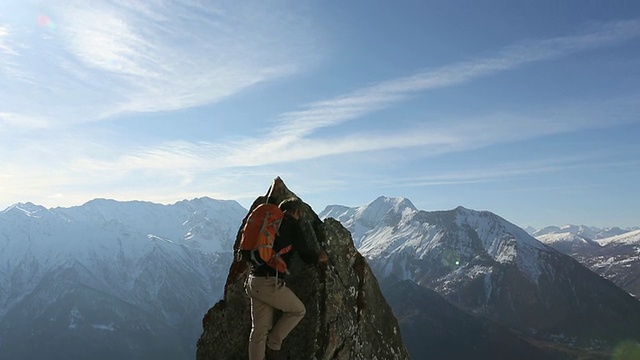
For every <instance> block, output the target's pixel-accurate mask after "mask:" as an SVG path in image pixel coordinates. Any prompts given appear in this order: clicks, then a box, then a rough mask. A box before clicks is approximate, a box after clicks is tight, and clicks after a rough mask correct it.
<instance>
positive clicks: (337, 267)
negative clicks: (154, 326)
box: [196, 178, 408, 360]
mask: <svg viewBox="0 0 640 360" xmlns="http://www.w3.org/2000/svg"><path fill="white" fill-rule="evenodd" d="M271 190H272V191H271ZM271 190H270V192H269V193H270V194H271V196H272V197H273V200H274V201H275V202H280V201H282V200H284V199H286V198H289V197H292V196H295V194H293V193H292V192H291V191H290V190H289V189H287V187H286V186H285V184H284V183H283V182H282V181H281V180H280V179H279V178H276V181H274V184H273V185H272V187H271ZM263 202H265V197H264V196H263V197H259V198H258V199H257V200H256V201H255V202H254V204H253V205H252V207H251V209H253V208H254V207H256V206H257V205H258V204H260V203H263ZM245 221H246V218H245ZM301 224H302V228H303V231H304V233H305V240H306V241H307V242H308V243H309V244H310V245H311V246H313V247H316V248H322V249H323V250H324V251H325V252H326V253H327V254H328V256H329V264H328V266H327V267H326V268H321V267H309V266H305V265H303V264H302V261H301V260H300V259H299V258H297V255H296V258H294V259H293V262H292V264H291V267H290V269H291V275H290V276H289V277H288V278H287V285H288V286H289V287H290V288H291V289H292V290H293V292H294V293H296V295H298V297H299V298H300V300H302V302H303V303H304V304H305V306H306V308H307V314H306V315H305V317H304V318H303V319H302V321H301V322H300V323H299V324H298V326H297V327H296V328H295V329H293V331H292V332H291V334H290V335H289V336H288V337H287V338H286V339H285V341H284V344H283V349H285V351H287V352H289V356H290V358H291V359H327V360H329V359H352V360H370V359H378V360H384V359H389V360H390V359H408V354H407V351H406V349H405V347H404V345H403V343H402V340H401V336H400V330H399V327H398V322H397V320H396V318H395V317H394V316H393V313H392V312H391V309H390V307H389V305H387V303H386V301H385V299H384V297H383V296H382V293H381V292H380V289H379V287H378V282H377V280H376V278H375V277H374V275H373V273H372V272H371V270H370V268H369V265H367V262H366V261H365V259H364V258H363V257H362V255H360V253H359V252H358V251H357V250H356V248H355V247H354V245H353V241H352V239H351V236H350V234H349V232H348V231H347V230H346V229H345V228H344V227H343V226H342V225H341V224H340V223H339V222H338V221H336V220H334V219H327V220H325V221H324V222H322V221H320V219H319V218H318V216H317V215H316V214H315V213H314V212H313V210H312V209H311V207H309V206H308V205H307V206H306V211H305V212H304V214H303V216H302V218H301ZM240 228H242V227H240ZM239 240H240V231H239V232H238V237H237V239H236V243H235V245H234V248H237V247H238V243H239ZM248 270H249V269H248V267H247V264H246V263H245V262H243V261H237V260H235V261H234V262H233V264H232V265H231V268H230V270H229V276H228V278H227V283H226V286H225V291H224V298H223V299H222V300H221V301H219V302H218V303H217V304H215V306H214V307H213V308H211V309H210V310H209V311H208V312H207V314H206V315H205V317H204V319H203V330H204V331H203V333H202V336H201V337H200V340H199V341H198V351H197V357H196V358H197V359H198V360H218V359H220V360H229V359H233V360H242V359H247V357H248V353H247V343H248V338H249V331H250V326H251V319H250V310H249V304H250V302H249V298H248V297H247V295H246V294H245V292H244V282H245V280H246V278H247V275H248Z"/></svg>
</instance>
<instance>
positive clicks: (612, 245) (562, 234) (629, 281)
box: [537, 226, 640, 298]
mask: <svg viewBox="0 0 640 360" xmlns="http://www.w3.org/2000/svg"><path fill="white" fill-rule="evenodd" d="M580 228H586V227H584V226H582V227H575V226H567V227H563V228H557V229H556V230H553V231H551V232H549V233H545V234H543V235H538V236H537V239H538V240H540V241H541V242H543V243H545V244H547V245H549V246H551V247H553V248H554V249H556V250H558V251H560V252H562V253H564V254H567V255H570V256H572V257H573V258H575V259H576V260H578V261H579V262H580V263H581V264H583V265H585V266H586V267H588V268H589V269H591V270H592V271H594V272H595V273H597V274H599V275H601V276H602V277H604V278H606V279H608V280H611V281H612V282H614V283H615V284H616V285H618V286H619V287H621V288H623V289H624V290H626V291H627V292H629V293H630V294H631V295H633V296H635V297H636V298H640V230H631V229H627V230H621V229H619V228H613V229H615V230H612V229H609V230H608V231H602V230H600V231H598V232H597V233H592V234H591V235H592V236H593V235H595V236H596V238H597V239H598V240H592V239H590V238H587V237H584V236H583V235H579V233H580ZM547 229H552V227H549V228H547ZM592 229H596V230H599V229H597V228H592ZM582 233H585V232H582ZM605 234H616V235H614V236H610V237H602V236H604V235H605Z"/></svg>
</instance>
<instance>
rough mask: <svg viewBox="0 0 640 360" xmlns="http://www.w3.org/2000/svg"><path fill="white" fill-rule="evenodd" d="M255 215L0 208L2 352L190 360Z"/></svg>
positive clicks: (213, 206) (209, 210) (216, 209)
mask: <svg viewBox="0 0 640 360" xmlns="http://www.w3.org/2000/svg"><path fill="white" fill-rule="evenodd" d="M245 214H246V210H245V209H244V208H243V207H242V206H240V205H239V204H238V203H237V202H235V201H217V200H212V199H208V198H202V199H195V200H191V201H181V202H179V203H176V204H174V205H159V204H152V203H147V202H117V201H113V200H100V199H99V200H93V201H90V202H88V203H86V204H84V205H82V206H78V207H72V208H55V209H46V208H44V207H42V206H37V205H34V204H31V203H26V204H17V205H14V206H12V207H10V208H8V209H6V210H4V211H3V212H1V213H0V354H2V358H3V359H5V358H6V359H50V360H57V359H60V360H62V359H65V360H67V359H81V358H90V359H115V358H120V359H156V360H157V359H167V360H179V359H193V358H194V356H195V344H196V341H197V339H198V336H199V335H200V331H201V327H200V323H201V319H202V315H203V314H204V313H205V312H206V311H207V309H208V308H209V307H210V306H211V305H212V304H213V303H215V302H216V301H217V300H218V299H219V298H220V296H221V294H222V285H221V284H223V282H224V280H225V278H226V273H227V270H228V267H229V264H230V263H231V260H232V254H231V248H232V244H233V241H234V240H235V235H236V233H237V230H238V229H237V227H238V224H239V223H240V222H241V221H242V218H243V217H244V216H245Z"/></svg>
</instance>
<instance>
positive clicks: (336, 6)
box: [0, 0, 640, 227]
mask: <svg viewBox="0 0 640 360" xmlns="http://www.w3.org/2000/svg"><path fill="white" fill-rule="evenodd" d="M638 135H640V3H637V2H633V1H616V2H612V1H563V2H558V1H529V2H524V1H521V2H511V1H483V2H478V1H470V0H469V1H427V0H425V1H393V2H391V1H386V2H382V1H381V2H372V1H255V2H249V1H243V2H239V1H144V2H142V1H98V0H95V1H84V0H83V1H44V0H42V1H30V0H2V1H0V208H2V209H4V208H6V207H8V206H10V205H12V204H14V203H17V202H28V201H29V202H34V203H36V204H41V205H44V206H46V207H56V206H72V205H80V204H82V203H84V202H86V201H88V200H91V199H93V198H113V199H116V200H146V201H154V202H159V203H173V202H176V201H179V200H182V199H191V198H195V197H201V196H209V197H212V198H216V199H233V200H237V201H239V202H240V203H241V204H242V205H244V206H245V207H248V206H249V205H250V203H251V202H252V200H253V199H254V198H255V197H256V196H257V195H260V194H262V193H264V192H265V190H266V188H267V187H268V185H269V184H270V182H271V179H273V177H274V176H276V175H279V176H281V177H282V178H283V179H284V180H285V182H286V183H287V184H288V186H289V187H290V188H291V189H292V190H293V191H294V192H296V193H297V194H298V195H299V196H301V197H302V198H303V199H304V200H305V201H306V202H308V203H309V204H310V205H312V206H313V207H314V209H315V210H316V211H317V212H320V211H321V210H322V209H324V207H325V206H326V205H331V204H343V205H348V206H359V205H363V204H365V203H367V202H369V201H371V200H373V199H375V198H376V197H378V196H380V195H385V196H404V197H407V198H409V199H410V200H411V201H412V202H413V203H414V204H415V205H416V206H417V207H418V208H419V209H423V210H447V209H452V208H454V207H456V206H458V205H462V206H465V207H467V208H471V209H476V210H489V211H492V212H494V213H496V214H498V215H500V216H502V217H504V218H506V219H507V220H509V221H512V222H514V223H516V224H517V225H520V226H523V227H524V226H529V225H531V226H534V227H542V226H547V225H563V224H568V223H571V224H587V225H593V226H600V227H607V226H621V227H628V226H638V225H640V206H639V205H638V204H640V192H639V191H638V185H637V184H638V183H639V180H640V166H639V165H640V145H638V143H639V141H638Z"/></svg>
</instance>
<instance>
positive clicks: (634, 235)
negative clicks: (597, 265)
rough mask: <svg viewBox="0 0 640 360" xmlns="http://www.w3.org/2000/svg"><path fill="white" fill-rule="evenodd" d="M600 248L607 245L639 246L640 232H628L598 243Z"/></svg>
mask: <svg viewBox="0 0 640 360" xmlns="http://www.w3.org/2000/svg"><path fill="white" fill-rule="evenodd" d="M598 242H599V243H600V244H601V245H602V246H608V245H612V244H615V245H640V230H636V231H630V232H627V233H624V234H621V235H617V236H612V237H609V238H605V239H602V240H599V241H598Z"/></svg>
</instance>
